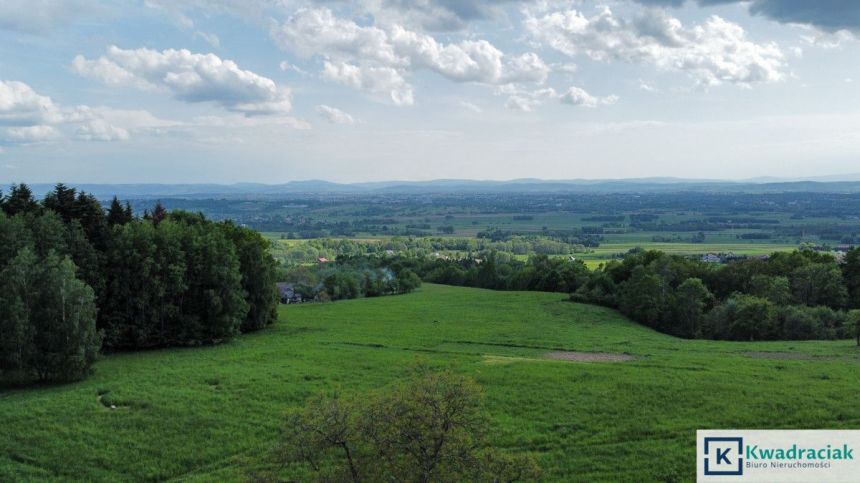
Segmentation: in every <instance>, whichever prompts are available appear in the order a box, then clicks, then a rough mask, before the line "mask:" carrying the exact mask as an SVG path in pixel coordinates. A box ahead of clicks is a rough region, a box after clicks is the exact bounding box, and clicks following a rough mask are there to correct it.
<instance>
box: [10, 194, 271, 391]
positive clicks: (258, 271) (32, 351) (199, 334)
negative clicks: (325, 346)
mask: <svg viewBox="0 0 860 483" xmlns="http://www.w3.org/2000/svg"><path fill="white" fill-rule="evenodd" d="M0 199H2V203H0V205H1V206H2V213H0V270H2V272H0V377H2V378H3V379H4V380H6V381H13V382H17V383H26V382H29V381H33V380H39V381H52V380H75V379H81V378H83V377H86V376H87V374H88V372H89V369H90V366H91V365H92V363H93V362H94V361H95V359H96V358H97V357H98V355H99V353H100V352H102V351H103V352H115V351H127V350H138V349H150V348H156V347H168V346H189V345H201V344H217V343H220V342H223V341H226V340H229V339H231V338H232V337H234V336H236V335H237V334H239V333H240V332H250V331H254V330H257V329H260V328H262V327H265V326H267V325H269V324H271V323H272V322H273V321H274V320H275V319H276V316H277V314H276V310H275V309H276V307H277V295H276V292H275V281H276V280H275V277H276V262H275V260H274V259H273V258H272V256H271V254H270V253H269V243H268V241H266V240H265V239H264V238H263V237H261V236H260V235H259V234H258V233H257V232H255V231H253V230H250V229H247V228H242V227H238V226H236V225H234V224H233V223H231V222H219V223H215V222H212V221H209V220H207V219H206V218H205V217H204V216H203V215H201V214H193V213H188V212H182V211H173V212H170V213H168V212H167V210H165V209H164V207H163V206H161V205H160V204H156V205H155V207H154V208H153V209H152V210H151V211H149V210H147V211H146V212H145V213H144V214H143V216H135V215H134V213H133V211H132V209H131V207H130V205H129V204H125V205H123V204H122V203H120V202H119V200H117V199H116V198H114V199H113V201H112V203H111V204H110V207H109V208H108V209H107V210H104V209H103V207H102V205H101V203H100V202H99V201H98V200H97V199H95V198H94V197H93V196H91V195H89V194H87V193H84V192H78V191H76V190H75V189H73V188H68V187H66V186H65V185H62V184H58V185H57V186H56V187H55V189H54V190H53V191H51V192H50V193H48V194H47V195H46V196H45V197H44V199H43V200H41V201H37V200H36V199H34V197H33V194H32V192H31V191H30V190H29V188H28V187H27V186H26V185H16V186H13V187H12V189H11V191H10V193H9V194H8V195H7V196H2V198H0Z"/></svg>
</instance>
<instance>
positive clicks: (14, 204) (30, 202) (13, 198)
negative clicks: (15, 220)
mask: <svg viewBox="0 0 860 483" xmlns="http://www.w3.org/2000/svg"><path fill="white" fill-rule="evenodd" d="M39 209H40V207H39V203H37V202H36V200H35V198H33V191H32V190H31V189H30V187H29V186H27V185H26V184H24V183H21V184H17V185H12V190H11V191H10V192H9V196H8V197H6V200H5V201H4V202H3V211H5V212H6V214H7V215H9V216H14V215H17V214H18V213H35V212H38V211H39Z"/></svg>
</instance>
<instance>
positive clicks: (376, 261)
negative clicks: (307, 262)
mask: <svg viewBox="0 0 860 483" xmlns="http://www.w3.org/2000/svg"><path fill="white" fill-rule="evenodd" d="M281 278H282V279H284V280H289V281H291V282H293V283H294V286H295V290H296V291H297V292H298V293H299V295H301V296H302V298H303V299H305V300H317V301H332V300H345V299H354V298H358V297H379V296H382V295H395V294H404V293H409V292H412V291H413V290H415V289H416V288H418V287H419V286H421V279H420V278H419V277H418V275H416V274H415V272H413V271H412V270H410V269H409V268H407V267H405V266H403V265H402V264H399V263H394V264H389V263H388V261H387V260H385V259H380V258H377V257H340V258H338V260H337V263H320V264H317V265H313V266H311V267H308V266H303V265H298V266H292V267H290V268H287V269H285V270H284V272H283V274H282V275H281Z"/></svg>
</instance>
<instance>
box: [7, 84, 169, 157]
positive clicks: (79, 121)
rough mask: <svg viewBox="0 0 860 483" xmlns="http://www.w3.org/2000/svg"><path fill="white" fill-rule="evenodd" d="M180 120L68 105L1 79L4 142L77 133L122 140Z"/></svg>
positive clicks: (81, 136) (87, 137) (90, 138)
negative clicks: (133, 134) (137, 132)
mask: <svg viewBox="0 0 860 483" xmlns="http://www.w3.org/2000/svg"><path fill="white" fill-rule="evenodd" d="M177 124H178V123H175V122H172V121H166V120H163V119H159V118H157V117H155V116H153V115H152V114H150V113H149V112H146V111H127V110H119V109H111V108H108V107H89V106H85V105H80V106H73V107H64V106H61V105H59V104H57V103H55V102H54V101H53V100H52V99H51V98H50V97H48V96H44V95H41V94H39V93H37V92H36V91H35V90H33V88H31V87H30V86H29V85H27V84H25V83H23V82H18V81H2V80H0V126H2V125H6V126H9V127H8V128H6V129H3V130H0V141H5V142H9V143H17V144H30V143H36V142H48V141H55V140H59V139H62V138H64V137H66V136H67V135H70V133H72V132H74V133H75V137H76V138H78V139H81V140H86V141H121V140H126V139H129V137H130V131H131V130H134V131H144V130H154V129H159V128H165V127H170V126H175V125H177Z"/></svg>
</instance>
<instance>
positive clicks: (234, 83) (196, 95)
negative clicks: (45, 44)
mask: <svg viewBox="0 0 860 483" xmlns="http://www.w3.org/2000/svg"><path fill="white" fill-rule="evenodd" d="M72 68H73V69H74V70H75V72H77V73H78V74H80V75H82V76H85V77H90V78H93V79H96V80H99V81H101V82H103V83H105V84H107V85H111V86H130V87H136V88H154V89H161V90H165V91H167V92H170V93H171V94H172V95H173V96H174V97H176V98H177V99H180V100H183V101H186V102H212V103H215V104H217V105H220V106H221V107H223V108H225V109H227V110H230V111H234V112H239V113H242V114H245V115H249V116H250V115H267V114H277V113H286V112H289V111H290V109H291V108H292V104H291V101H290V90H289V89H288V88H287V87H285V86H280V85H278V84H276V83H275V81H273V80H272V79H269V78H267V77H263V76H261V75H258V74H255V73H254V72H251V71H248V70H242V69H240V68H239V66H238V65H236V63H235V62H233V61H232V60H225V59H221V58H220V57H218V56H217V55H215V54H195V53H192V52H190V51H188V50H185V49H181V50H174V49H167V50H163V51H161V52H159V51H157V50H152V49H145V48H143V49H134V50H125V49H120V48H119V47H116V46H111V47H109V48H108V51H107V55H106V56H104V57H100V58H98V59H95V60H88V59H86V58H84V57H83V56H80V55H79V56H77V57H75V59H74V61H73V62H72Z"/></svg>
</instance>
